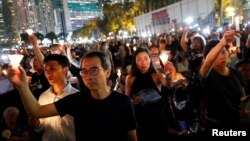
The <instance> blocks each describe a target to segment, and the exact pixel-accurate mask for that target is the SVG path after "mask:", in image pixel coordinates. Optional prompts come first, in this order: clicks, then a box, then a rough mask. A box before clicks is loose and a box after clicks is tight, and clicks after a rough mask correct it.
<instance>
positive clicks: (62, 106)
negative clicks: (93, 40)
mask: <svg viewBox="0 0 250 141" xmlns="http://www.w3.org/2000/svg"><path fill="white" fill-rule="evenodd" d="M8 72H9V79H10V81H11V82H12V83H13V85H14V86H15V87H16V88H17V89H18V91H19V92H20V94H21V98H22V101H23V104H24V106H25V109H26V111H27V112H28V114H29V115H30V116H33V117H39V118H43V117H48V116H55V115H58V114H59V115H60V116H64V115H65V114H70V115H72V116H73V117H74V122H75V133H76V140H77V141H82V140H91V141H100V140H108V141H137V137H136V127H137V124H136V120H135V115H134V110H133V106H132V104H131V101H130V100H129V98H128V97H127V96H126V95H122V94H119V93H116V92H111V90H110V87H109V86H108V85H107V81H108V78H109V76H110V72H111V65H110V61H109V60H108V58H107V56H105V55H104V54H103V53H101V52H96V51H95V52H89V53H87V54H86V55H85V56H84V57H83V58H82V60H81V71H80V74H81V76H82V79H83V82H84V83H85V85H86V86H87V87H88V89H89V90H90V93H87V92H86V93H81V94H76V95H70V96H67V97H65V98H63V99H61V100H59V101H57V102H55V103H53V104H48V105H39V104H38V103H37V101H36V100H35V98H34V96H33V95H32V93H31V92H30V90H29V88H28V86H27V81H26V76H25V72H24V70H23V69H22V67H19V68H18V69H15V68H13V67H12V66H10V67H9V70H8Z"/></svg>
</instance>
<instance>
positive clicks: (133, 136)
mask: <svg viewBox="0 0 250 141" xmlns="http://www.w3.org/2000/svg"><path fill="white" fill-rule="evenodd" d="M127 135H128V140H129V141H137V135H136V129H134V130H130V131H128V132H127Z"/></svg>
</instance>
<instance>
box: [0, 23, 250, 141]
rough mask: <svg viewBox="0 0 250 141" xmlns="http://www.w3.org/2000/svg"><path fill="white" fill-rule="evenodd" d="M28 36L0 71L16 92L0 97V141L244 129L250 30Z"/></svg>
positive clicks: (94, 140) (151, 137) (145, 137)
mask: <svg viewBox="0 0 250 141" xmlns="http://www.w3.org/2000/svg"><path fill="white" fill-rule="evenodd" d="M238 39H240V40H238ZM29 40H30V43H31V44H32V46H33V48H32V49H31V50H28V49H27V47H26V45H25V44H22V46H21V47H20V50H19V51H18V53H20V54H23V55H24V56H25V57H24V58H23V60H22V62H21V63H20V66H19V67H18V68H16V67H14V66H12V65H11V64H6V63H2V64H1V66H0V70H1V71H0V75H1V77H2V78H6V77H8V81H10V82H11V84H12V85H13V86H14V89H13V90H11V91H8V92H6V93H4V94H1V98H0V100H1V103H4V104H3V105H1V111H0V113H3V114H2V115H3V117H2V120H1V122H0V133H1V138H2V139H4V140H31V141H40V140H42V141H54V140H60V141H75V140H76V141H81V140H91V141H99V140H109V141H118V140H119V141H123V140H124V141H128V140H130V141H165V140H167V139H168V138H169V137H182V136H185V137H195V136H199V137H207V136H211V135H212V130H213V129H218V130H221V131H229V130H234V131H250V130H249V128H250V126H249V125H250V124H249V123H250V108H249V106H248V105H249V102H250V101H249V100H250V98H249V95H250V59H249V57H250V27H248V28H246V29H245V30H244V31H240V32H239V31H235V30H231V29H228V27H227V26H225V27H224V31H223V32H221V33H220V32H217V31H216V30H213V31H211V34H210V35H209V36H208V35H206V36H204V35H201V34H199V33H198V32H195V31H190V30H189V29H188V28H184V29H183V30H182V32H181V34H180V36H178V35H177V34H165V33H164V34H161V35H159V36H154V37H153V38H151V40H143V39H140V38H138V37H135V38H131V39H126V40H116V39H111V40H108V41H102V42H96V43H94V44H91V45H90V44H88V45H81V44H72V43H66V44H64V45H59V44H53V45H51V46H50V47H42V46H41V45H39V43H38V40H37V38H36V36H35V35H29ZM239 41H240V43H238V42H239ZM9 53H10V52H9ZM166 53H167V61H166V60H164V59H163V58H162V55H164V54H165V55H166ZM3 70H5V73H2V72H4V71H3ZM6 70H7V73H6ZM7 99H8V100H7ZM12 99H15V101H17V102H14V103H13V102H12V103H9V102H8V101H9V100H12ZM20 112H21V113H22V114H19V113H20Z"/></svg>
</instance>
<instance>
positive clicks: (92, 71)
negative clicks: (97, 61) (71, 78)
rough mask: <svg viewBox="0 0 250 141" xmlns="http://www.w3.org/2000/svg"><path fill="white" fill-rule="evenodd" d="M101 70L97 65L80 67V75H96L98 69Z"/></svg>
mask: <svg viewBox="0 0 250 141" xmlns="http://www.w3.org/2000/svg"><path fill="white" fill-rule="evenodd" d="M100 70H102V68H98V67H92V68H90V69H89V70H87V69H84V68H83V69H80V75H81V76H84V77H86V76H87V75H88V76H97V75H98V73H99V71H100Z"/></svg>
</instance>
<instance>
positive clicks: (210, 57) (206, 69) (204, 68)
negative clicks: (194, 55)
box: [200, 31, 235, 78]
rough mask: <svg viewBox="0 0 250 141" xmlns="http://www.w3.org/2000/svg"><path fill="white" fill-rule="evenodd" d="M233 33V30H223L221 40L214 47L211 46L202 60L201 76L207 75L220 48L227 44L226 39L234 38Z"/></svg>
mask: <svg viewBox="0 0 250 141" xmlns="http://www.w3.org/2000/svg"><path fill="white" fill-rule="evenodd" d="M234 35H235V31H227V32H225V34H224V36H223V38H222V39H221V41H220V42H219V43H218V44H217V45H216V46H215V47H214V48H212V49H211V51H210V52H209V53H208V55H207V56H206V59H205V61H204V62H203V64H202V65H201V68H200V75H201V77H202V78H206V77H207V76H208V74H209V73H210V71H211V69H212V67H213V64H214V63H215V60H216V59H217V58H218V56H219V54H220V52H221V50H222V49H223V48H224V47H225V45H226V44H227V41H230V40H231V39H232V38H234V37H233V36H234Z"/></svg>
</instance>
